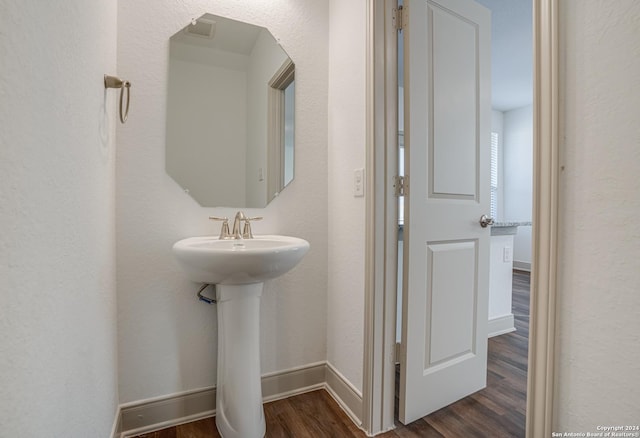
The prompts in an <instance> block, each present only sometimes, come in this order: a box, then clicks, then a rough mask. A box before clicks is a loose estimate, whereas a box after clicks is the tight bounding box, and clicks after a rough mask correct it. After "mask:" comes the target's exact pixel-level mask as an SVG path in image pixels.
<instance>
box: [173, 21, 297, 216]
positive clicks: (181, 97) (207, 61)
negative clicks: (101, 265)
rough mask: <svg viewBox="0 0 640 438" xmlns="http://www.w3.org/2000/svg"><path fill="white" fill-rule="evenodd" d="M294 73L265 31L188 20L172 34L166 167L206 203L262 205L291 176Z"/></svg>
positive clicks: (229, 23) (240, 24) (236, 23)
mask: <svg viewBox="0 0 640 438" xmlns="http://www.w3.org/2000/svg"><path fill="white" fill-rule="evenodd" d="M294 79H295V67H294V64H293V61H292V60H291V58H289V56H288V55H287V54H286V53H285V51H284V50H283V49H282V47H281V46H280V45H279V44H278V43H277V41H276V40H275V38H274V37H273V35H271V33H270V32H269V30H268V29H266V28H264V27H259V26H254V25H252V24H247V23H243V22H240V21H235V20H231V19H228V18H224V17H219V16H216V15H211V14H204V15H203V16H201V17H200V18H198V19H194V20H192V21H191V22H190V23H187V24H186V26H185V27H184V28H183V29H181V30H180V31H178V32H177V33H176V34H175V35H173V36H172V37H171V38H170V40H169V83H168V96H167V126H166V128H167V131H166V170H167V173H168V174H169V175H170V176H171V177H172V178H173V179H174V180H175V181H176V182H177V183H178V184H179V185H180V186H181V187H182V188H183V189H184V190H185V192H187V193H189V195H191V196H192V197H193V198H194V199H195V200H196V201H197V202H198V203H199V204H200V205H202V206H204V207H238V208H260V207H265V206H266V205H267V204H268V203H269V202H270V201H271V200H272V199H273V198H274V197H275V196H277V195H278V194H279V193H280V192H281V191H282V190H283V189H284V188H285V187H286V186H287V184H289V183H290V182H291V181H292V180H293V176H294V95H295V80H294Z"/></svg>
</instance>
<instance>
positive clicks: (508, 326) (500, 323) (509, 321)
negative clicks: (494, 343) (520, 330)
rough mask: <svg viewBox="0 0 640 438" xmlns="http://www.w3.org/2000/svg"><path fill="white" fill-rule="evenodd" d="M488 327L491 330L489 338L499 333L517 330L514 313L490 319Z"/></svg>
mask: <svg viewBox="0 0 640 438" xmlns="http://www.w3.org/2000/svg"><path fill="white" fill-rule="evenodd" d="M487 328H488V332H489V336H488V337H489V338H493V337H494V336H498V335H504V334H505V333H511V332H515V331H516V327H515V324H514V321H513V313H510V314H508V315H504V316H498V317H497V318H491V319H489V324H488V327H487Z"/></svg>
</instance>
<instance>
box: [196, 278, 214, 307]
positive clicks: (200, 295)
mask: <svg viewBox="0 0 640 438" xmlns="http://www.w3.org/2000/svg"><path fill="white" fill-rule="evenodd" d="M209 286H212V287H213V291H214V293H215V290H216V285H215V284H209V283H204V284H203V285H202V287H201V288H200V290H199V291H198V294H197V295H198V299H199V300H200V301H204V302H205V303H207V304H215V303H216V300H214V299H213V298H209V297H205V296H204V295H202V292H204V290H205V289H206V288H208V287H209Z"/></svg>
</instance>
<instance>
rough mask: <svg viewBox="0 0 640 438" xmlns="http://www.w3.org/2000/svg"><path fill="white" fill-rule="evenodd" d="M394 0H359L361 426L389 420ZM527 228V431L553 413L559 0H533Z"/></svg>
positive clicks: (371, 429)
mask: <svg viewBox="0 0 640 438" xmlns="http://www.w3.org/2000/svg"><path fill="white" fill-rule="evenodd" d="M394 4H395V1H393V0H383V1H380V0H369V1H368V3H367V15H368V17H367V18H368V22H367V145H368V147H367V151H366V166H367V169H369V171H368V172H366V175H367V176H366V185H367V190H366V191H365V193H368V194H369V195H368V196H367V198H366V213H367V214H366V218H367V219H366V251H365V253H366V259H365V325H364V328H365V339H364V381H363V418H362V422H363V424H362V427H363V428H364V430H365V431H367V432H368V433H369V434H371V435H374V434H377V433H380V432H383V431H385V430H389V429H392V428H393V427H394V419H393V409H394V382H395V363H394V362H395V360H394V354H395V353H394V352H395V310H396V306H395V304H396V290H395V289H396V287H397V283H396V275H397V272H396V271H397V236H396V233H397V219H396V217H397V211H396V210H397V208H396V205H395V197H394V195H393V176H394V175H395V173H396V169H397V158H396V150H397V132H398V127H397V120H396V117H395V113H396V111H397V109H396V102H397V100H396V99H397V78H396V76H397V72H396V71H395V59H396V56H397V53H396V46H395V35H396V34H395V30H394V29H393V19H392V13H391V11H392V9H393V6H394ZM533 42H534V43H533V54H534V67H533V69H534V72H533V73H534V74H533V81H534V86H533V88H534V89H533V100H534V102H533V145H534V146H533V148H534V158H533V237H532V270H531V315H530V327H529V365H528V374H527V375H528V382H527V416H526V436H527V437H530V438H533V437H538V436H550V435H551V431H552V422H553V402H554V399H553V387H554V376H555V366H554V364H555V354H554V350H555V325H556V289H557V279H556V278H557V263H558V261H557V253H558V244H557V235H558V174H559V153H558V118H559V117H558V0H533Z"/></svg>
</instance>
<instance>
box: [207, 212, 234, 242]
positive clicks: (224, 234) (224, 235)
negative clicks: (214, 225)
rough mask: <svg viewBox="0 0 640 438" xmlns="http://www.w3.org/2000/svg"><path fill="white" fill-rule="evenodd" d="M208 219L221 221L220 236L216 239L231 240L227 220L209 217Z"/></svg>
mask: <svg viewBox="0 0 640 438" xmlns="http://www.w3.org/2000/svg"><path fill="white" fill-rule="evenodd" d="M209 219H211V220H214V221H222V227H221V228H220V236H218V239H220V240H224V239H230V238H231V233H230V232H229V218H227V217H217V216H209Z"/></svg>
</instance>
